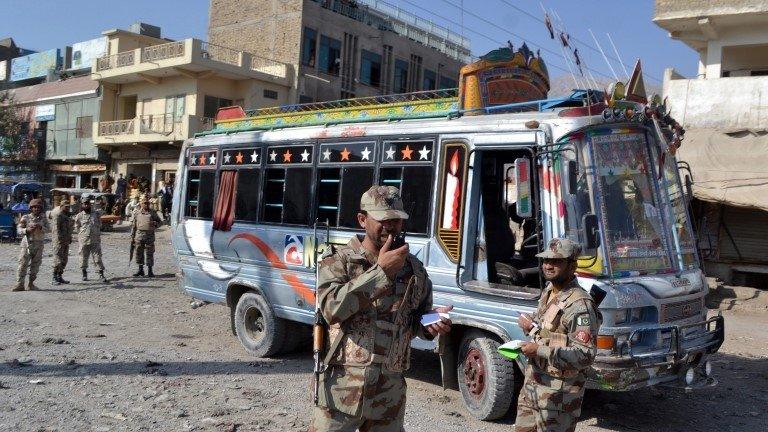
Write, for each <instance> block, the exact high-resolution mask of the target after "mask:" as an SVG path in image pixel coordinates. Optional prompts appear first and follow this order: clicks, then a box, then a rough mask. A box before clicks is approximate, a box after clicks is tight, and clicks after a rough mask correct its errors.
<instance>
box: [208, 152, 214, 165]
mask: <svg viewBox="0 0 768 432" xmlns="http://www.w3.org/2000/svg"><path fill="white" fill-rule="evenodd" d="M209 160H210V162H209V164H210V165H216V154H215V153H214V154H211V157H210V159H209Z"/></svg>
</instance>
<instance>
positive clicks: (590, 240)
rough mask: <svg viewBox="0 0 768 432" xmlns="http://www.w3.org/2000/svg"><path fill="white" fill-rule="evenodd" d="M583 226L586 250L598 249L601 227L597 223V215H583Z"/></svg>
mask: <svg viewBox="0 0 768 432" xmlns="http://www.w3.org/2000/svg"><path fill="white" fill-rule="evenodd" d="M581 226H583V227H584V238H585V244H584V248H585V252H586V251H590V250H595V249H597V248H598V246H600V228H599V226H598V223H597V215H595V214H594V213H587V214H585V215H584V216H582V217H581Z"/></svg>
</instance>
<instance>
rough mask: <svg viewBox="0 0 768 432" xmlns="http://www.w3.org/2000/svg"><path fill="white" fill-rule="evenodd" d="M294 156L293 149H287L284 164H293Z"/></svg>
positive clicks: (284, 154)
mask: <svg viewBox="0 0 768 432" xmlns="http://www.w3.org/2000/svg"><path fill="white" fill-rule="evenodd" d="M292 156H293V154H292V153H291V149H285V153H283V162H288V163H291V157H292Z"/></svg>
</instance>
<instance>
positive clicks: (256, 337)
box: [234, 292, 287, 357]
mask: <svg viewBox="0 0 768 432" xmlns="http://www.w3.org/2000/svg"><path fill="white" fill-rule="evenodd" d="M234 315H235V316H234V318H235V333H236V334H237V338H238V339H239V340H240V343H241V344H242V345H243V347H244V348H245V350H246V351H248V352H249V353H250V354H252V355H254V356H256V357H269V356H271V355H274V354H277V353H279V352H280V351H282V349H283V346H284V345H285V338H286V330H287V325H286V324H287V322H286V321H285V320H283V319H282V318H278V317H277V316H275V312H274V311H273V310H272V308H271V307H269V304H268V303H267V301H266V300H265V299H264V297H262V296H261V295H259V294H257V293H255V292H247V293H245V294H243V295H242V296H241V297H240V299H239V300H238V301H237V306H236V307H235V314H234Z"/></svg>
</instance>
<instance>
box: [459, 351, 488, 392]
mask: <svg viewBox="0 0 768 432" xmlns="http://www.w3.org/2000/svg"><path fill="white" fill-rule="evenodd" d="M464 384H465V385H466V386H467V389H468V390H469V392H470V393H471V394H472V395H473V396H475V397H477V398H480V396H482V395H483V390H485V363H484V362H483V356H482V354H481V353H480V350H478V349H477V348H472V349H470V350H469V352H467V357H466V359H465V361H464Z"/></svg>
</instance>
